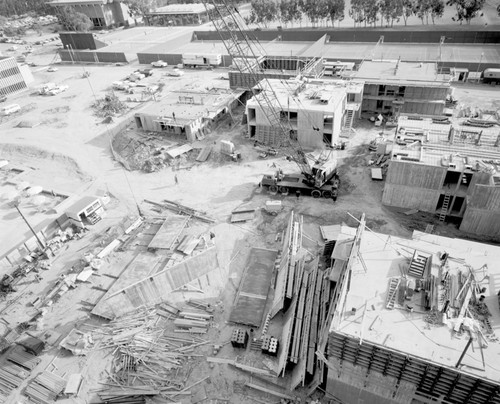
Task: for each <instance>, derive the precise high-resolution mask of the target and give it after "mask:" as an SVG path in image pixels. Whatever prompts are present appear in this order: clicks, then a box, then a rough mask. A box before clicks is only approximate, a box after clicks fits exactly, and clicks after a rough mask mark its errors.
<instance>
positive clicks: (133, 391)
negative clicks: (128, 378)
mask: <svg viewBox="0 0 500 404" xmlns="http://www.w3.org/2000/svg"><path fill="white" fill-rule="evenodd" d="M159 393H160V392H159V391H158V390H155V389H153V388H151V387H148V386H138V387H115V388H110V389H107V390H105V391H100V392H98V393H97V395H98V396H99V398H100V399H101V401H102V403H109V404H111V403H117V404H142V403H145V402H146V397H148V396H156V395H158V394H159Z"/></svg>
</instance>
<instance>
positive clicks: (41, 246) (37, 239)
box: [14, 203, 45, 250]
mask: <svg viewBox="0 0 500 404" xmlns="http://www.w3.org/2000/svg"><path fill="white" fill-rule="evenodd" d="M14 207H15V208H16V209H17V211H18V212H19V214H20V215H21V217H22V218H23V220H24V222H25V223H26V225H27V226H28V227H29V228H30V230H31V232H32V233H33V235H34V236H35V238H36V241H38V244H39V245H40V248H41V249H42V250H43V249H44V248H45V245H44V244H43V242H42V240H40V237H38V234H36V232H35V230H34V229H33V227H31V225H30V224H29V222H28V220H27V219H26V218H25V217H24V215H23V213H22V212H21V209H19V205H18V204H17V203H16V204H14Z"/></svg>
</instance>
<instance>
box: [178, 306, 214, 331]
mask: <svg viewBox="0 0 500 404" xmlns="http://www.w3.org/2000/svg"><path fill="white" fill-rule="evenodd" d="M179 317H181V318H178V319H176V320H175V321H174V325H175V326H176V327H177V328H176V330H175V332H187V333H193V334H206V333H207V329H208V327H209V325H210V320H211V319H212V315H211V314H208V313H200V312H195V311H181V312H179Z"/></svg>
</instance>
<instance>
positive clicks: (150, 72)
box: [135, 68, 154, 77]
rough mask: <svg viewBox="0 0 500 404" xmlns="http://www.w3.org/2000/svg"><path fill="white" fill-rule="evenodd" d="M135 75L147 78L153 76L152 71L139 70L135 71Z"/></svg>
mask: <svg viewBox="0 0 500 404" xmlns="http://www.w3.org/2000/svg"><path fill="white" fill-rule="evenodd" d="M135 72H136V73H140V74H144V76H146V77H149V76H152V75H153V72H154V70H153V69H149V68H148V69H139V70H136V71H135Z"/></svg>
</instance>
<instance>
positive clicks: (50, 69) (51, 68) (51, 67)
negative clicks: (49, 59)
mask: <svg viewBox="0 0 500 404" xmlns="http://www.w3.org/2000/svg"><path fill="white" fill-rule="evenodd" d="M57 70H58V69H57V67H54V66H50V67H49V68H48V69H47V71H48V72H57Z"/></svg>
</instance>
